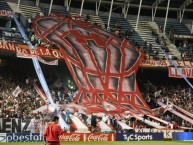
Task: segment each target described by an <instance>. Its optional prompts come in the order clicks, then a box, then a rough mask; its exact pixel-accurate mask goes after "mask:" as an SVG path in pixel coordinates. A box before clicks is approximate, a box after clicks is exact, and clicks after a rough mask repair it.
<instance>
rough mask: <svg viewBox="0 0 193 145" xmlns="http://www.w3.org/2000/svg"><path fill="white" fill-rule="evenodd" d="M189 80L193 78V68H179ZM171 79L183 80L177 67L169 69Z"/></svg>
mask: <svg viewBox="0 0 193 145" xmlns="http://www.w3.org/2000/svg"><path fill="white" fill-rule="evenodd" d="M178 69H179V70H180V71H181V72H182V74H184V75H185V77H187V78H193V68H178ZM168 73H169V77H172V78H182V76H181V74H180V72H179V71H178V70H177V69H176V68H175V67H168Z"/></svg>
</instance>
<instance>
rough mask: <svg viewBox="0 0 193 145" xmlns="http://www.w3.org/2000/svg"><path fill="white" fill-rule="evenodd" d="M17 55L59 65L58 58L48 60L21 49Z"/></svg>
mask: <svg viewBox="0 0 193 145" xmlns="http://www.w3.org/2000/svg"><path fill="white" fill-rule="evenodd" d="M17 57H19V58H37V59H38V60H39V61H40V62H41V63H44V64H47V65H58V60H53V61H46V60H44V59H42V58H41V57H39V56H37V55H34V54H27V53H22V52H19V51H18V52H17Z"/></svg>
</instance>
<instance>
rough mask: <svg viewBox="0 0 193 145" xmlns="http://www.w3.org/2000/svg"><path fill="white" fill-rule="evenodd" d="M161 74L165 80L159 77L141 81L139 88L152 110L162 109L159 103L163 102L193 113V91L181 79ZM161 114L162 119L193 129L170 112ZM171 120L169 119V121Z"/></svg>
mask: <svg viewBox="0 0 193 145" xmlns="http://www.w3.org/2000/svg"><path fill="white" fill-rule="evenodd" d="M161 72H162V73H159V75H162V78H163V80H160V78H159V75H156V77H154V78H152V79H150V78H147V79H144V80H143V79H140V80H139V83H138V84H139V86H140V90H141V92H142V96H144V99H145V100H146V102H147V104H148V105H149V106H150V108H152V109H154V108H158V107H160V106H159V105H158V104H157V102H162V103H164V104H165V105H170V104H174V105H177V106H179V107H180V108H183V109H185V110H187V111H188V112H191V113H193V109H192V105H193V94H192V89H191V88H190V86H188V85H187V84H186V83H185V82H184V81H183V80H181V79H171V78H167V76H165V75H164V72H163V71H161ZM162 111H163V112H162V113H161V114H160V117H161V118H162V119H164V120H167V121H168V120H169V122H172V121H175V122H176V123H177V124H178V125H179V126H187V127H191V124H190V123H188V122H186V121H185V120H183V119H181V118H179V117H177V116H176V115H174V114H172V113H170V112H169V111H166V112H164V109H163V110H162ZM168 118H169V119H168Z"/></svg>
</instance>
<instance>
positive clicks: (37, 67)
mask: <svg viewBox="0 0 193 145" xmlns="http://www.w3.org/2000/svg"><path fill="white" fill-rule="evenodd" d="M12 17H13V18H14V20H15V23H16V25H17V27H18V29H19V31H20V33H21V35H22V37H23V38H24V40H25V42H26V43H27V44H28V46H29V48H30V49H34V48H35V47H34V46H33V45H32V44H31V42H30V41H29V39H28V37H27V35H26V34H25V32H24V30H23V28H22V26H21V25H20V23H19V22H18V20H17V18H16V16H15V15H14V14H13V15H12ZM32 61H33V64H34V67H35V70H36V73H37V75H38V78H39V81H40V83H41V86H42V88H43V90H44V92H45V94H46V96H47V97H48V100H49V102H50V104H51V106H52V107H53V108H56V109H57V106H56V104H55V103H54V101H53V99H52V96H51V93H50V90H49V88H48V85H47V83H46V80H45V78H44V74H43V72H42V69H41V67H40V64H39V62H38V60H37V58H32ZM59 124H60V126H61V127H62V128H66V129H69V126H68V125H67V124H66V122H65V121H64V120H63V118H62V117H61V116H60V119H59Z"/></svg>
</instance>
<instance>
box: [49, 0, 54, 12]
mask: <svg viewBox="0 0 193 145" xmlns="http://www.w3.org/2000/svg"><path fill="white" fill-rule="evenodd" d="M52 4H53V0H51V2H50V8H49V12H48V15H50V13H51V11H52Z"/></svg>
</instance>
